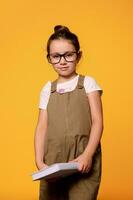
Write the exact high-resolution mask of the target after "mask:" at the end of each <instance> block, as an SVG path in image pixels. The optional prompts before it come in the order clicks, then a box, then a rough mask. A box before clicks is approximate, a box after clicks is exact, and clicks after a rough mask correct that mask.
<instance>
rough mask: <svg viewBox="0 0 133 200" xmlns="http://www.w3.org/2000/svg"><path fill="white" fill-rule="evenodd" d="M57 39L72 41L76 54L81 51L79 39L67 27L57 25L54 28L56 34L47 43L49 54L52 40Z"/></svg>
mask: <svg viewBox="0 0 133 200" xmlns="http://www.w3.org/2000/svg"><path fill="white" fill-rule="evenodd" d="M57 39H66V40H70V41H71V43H72V44H73V45H74V47H75V49H76V52H78V51H79V49H80V45H79V41H78V37H77V36H76V35H75V34H74V33H72V32H71V31H70V30H69V28H67V27H66V26H62V25H57V26H55V27H54V33H53V34H52V35H51V36H50V38H49V39H48V42H47V53H48V54H49V53H50V43H51V42H52V40H57Z"/></svg>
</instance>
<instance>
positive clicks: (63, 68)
mask: <svg viewBox="0 0 133 200" xmlns="http://www.w3.org/2000/svg"><path fill="white" fill-rule="evenodd" d="M59 69H60V70H63V71H64V70H67V69H68V67H61V68H59Z"/></svg>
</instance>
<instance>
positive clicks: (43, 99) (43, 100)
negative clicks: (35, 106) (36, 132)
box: [39, 81, 51, 109]
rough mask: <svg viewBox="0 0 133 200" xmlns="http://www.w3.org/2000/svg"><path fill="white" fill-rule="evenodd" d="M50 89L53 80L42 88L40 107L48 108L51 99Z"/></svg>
mask: <svg viewBox="0 0 133 200" xmlns="http://www.w3.org/2000/svg"><path fill="white" fill-rule="evenodd" d="M50 91H51V82H50V81H48V82H47V83H46V84H45V85H44V86H43V88H42V89H41V92H40V100H39V108H41V109H47V104H48V101H49V96H50Z"/></svg>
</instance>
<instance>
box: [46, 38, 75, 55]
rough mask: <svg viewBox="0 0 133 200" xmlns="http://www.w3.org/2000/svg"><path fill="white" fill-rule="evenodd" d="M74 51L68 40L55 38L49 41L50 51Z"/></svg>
mask: <svg viewBox="0 0 133 200" xmlns="http://www.w3.org/2000/svg"><path fill="white" fill-rule="evenodd" d="M66 51H75V47H74V45H73V44H72V42H71V41H70V40H66V39H57V40H53V41H52V42H51V43H50V53H65V52H66Z"/></svg>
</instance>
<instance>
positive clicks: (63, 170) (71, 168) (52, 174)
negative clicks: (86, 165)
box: [31, 162, 79, 181]
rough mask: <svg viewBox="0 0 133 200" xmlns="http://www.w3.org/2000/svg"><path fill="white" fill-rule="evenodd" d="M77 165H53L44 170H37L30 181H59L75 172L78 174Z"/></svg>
mask: <svg viewBox="0 0 133 200" xmlns="http://www.w3.org/2000/svg"><path fill="white" fill-rule="evenodd" d="M78 171H79V170H78V163H76V162H73V163H55V164H52V165H50V166H48V167H47V168H45V169H41V170H38V171H36V172H33V173H32V174H31V175H32V180H33V181H36V180H40V179H42V178H44V179H45V180H47V181H49V180H54V179H59V178H62V177H65V176H68V175H71V174H73V173H75V172H78Z"/></svg>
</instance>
